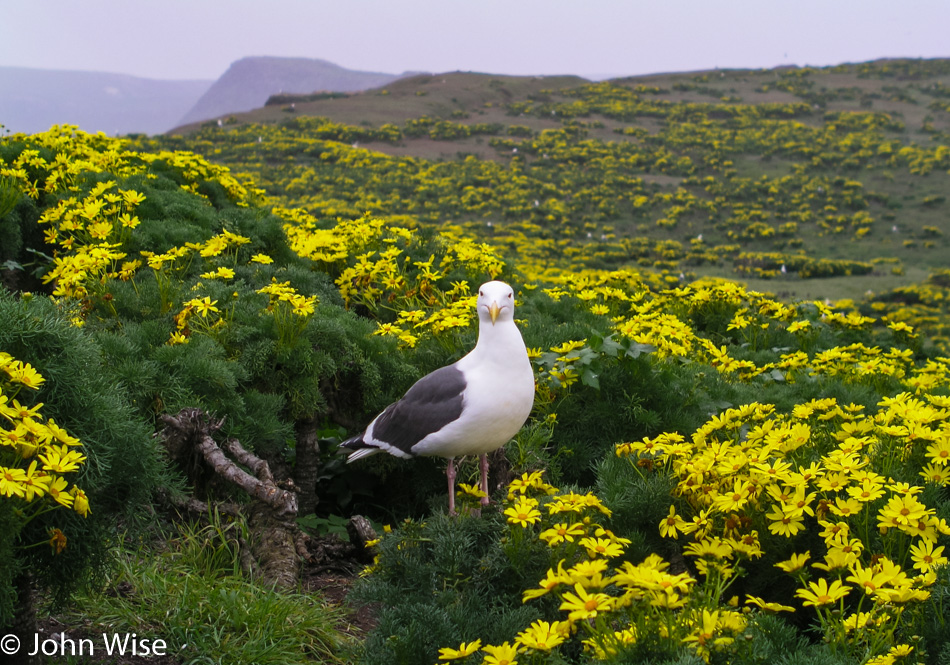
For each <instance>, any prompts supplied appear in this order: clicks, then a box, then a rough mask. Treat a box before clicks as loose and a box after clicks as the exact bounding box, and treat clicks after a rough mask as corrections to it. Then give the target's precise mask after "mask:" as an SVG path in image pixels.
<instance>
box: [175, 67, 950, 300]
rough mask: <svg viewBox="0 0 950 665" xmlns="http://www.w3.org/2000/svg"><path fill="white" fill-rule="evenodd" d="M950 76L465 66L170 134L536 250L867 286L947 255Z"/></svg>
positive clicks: (595, 263) (241, 164)
mask: <svg viewBox="0 0 950 665" xmlns="http://www.w3.org/2000/svg"><path fill="white" fill-rule="evenodd" d="M948 90H950V61H947V60H931V61H880V62H873V63H865V64H859V65H842V66H838V67H829V68H821V69H814V68H808V69H797V68H786V69H778V70H761V71H759V70H756V71H744V70H743V71H736V70H725V71H714V72H700V73H690V74H667V75H656V76H649V77H637V78H629V79H619V80H615V81H610V82H604V83H588V82H584V81H582V80H578V79H576V78H572V77H550V78H542V77H502V76H491V75H483V74H467V73H451V74H444V75H434V76H417V77H411V78H407V79H404V80H401V81H398V82H396V83H393V84H391V85H388V86H387V87H386V88H383V89H377V90H373V91H367V92H363V93H358V94H353V95H345V96H336V95H334V96H325V97H324V98H320V99H314V98H313V97H312V96H311V97H309V98H307V97H301V98H299V99H298V100H297V101H294V98H293V97H284V98H281V99H280V100H278V101H279V103H275V104H271V105H268V106H266V107H264V108H262V109H258V110H256V111H252V112H249V113H246V114H235V115H232V116H230V117H228V118H227V122H226V123H225V124H224V126H223V127H221V128H218V127H217V126H216V125H215V126H211V127H192V128H190V130H189V131H185V132H183V133H181V134H178V135H176V136H172V137H167V138H164V139H160V140H159V141H158V142H157V145H163V146H174V147H181V148H187V149H193V150H196V151H198V152H201V153H203V154H205V155H207V156H208V157H209V158H211V159H213V160H215V161H217V162H220V163H222V164H227V165H229V166H231V167H232V168H233V169H234V170H235V171H238V172H243V173H247V174H249V175H250V176H251V177H253V178H254V179H255V180H256V181H257V182H258V183H259V184H260V185H261V186H263V188H264V189H265V191H266V192H267V194H268V195H269V196H270V197H271V198H272V200H273V201H274V202H275V203H279V204H281V205H285V206H300V207H304V208H307V209H308V210H310V211H311V212H312V213H313V214H315V215H316V216H317V217H318V218H321V219H326V220H327V221H330V220H332V219H334V218H335V217H336V216H338V215H341V214H342V215H351V216H352V215H359V214H362V213H364V212H369V213H371V214H374V215H383V216H402V215H408V216H410V217H412V218H414V219H415V220H416V221H418V222H419V223H422V224H434V225H444V224H449V223H452V224H461V225H462V226H464V227H465V228H467V229H468V230H470V231H471V232H473V233H475V234H476V235H478V236H479V237H480V238H483V239H486V240H490V241H491V242H493V243H496V244H500V245H508V246H512V245H520V246H525V244H526V243H523V242H521V240H522V239H528V240H531V241H532V243H531V244H533V247H532V248H531V251H530V252H527V254H528V255H527V256H522V257H520V258H523V259H526V260H528V259H530V260H533V261H536V262H538V263H539V264H541V263H543V264H545V265H551V262H555V263H556V264H557V265H566V266H573V267H578V266H586V267H603V268H616V267H620V266H625V265H636V266H638V267H640V268H643V267H651V268H656V269H659V270H661V271H662V270H666V271H667V272H669V273H671V274H675V275H679V274H680V273H684V274H685V275H686V276H687V277H689V275H691V274H695V275H719V276H726V277H738V278H741V279H748V280H749V281H750V284H751V285H754V286H755V287H756V288H768V289H769V290H773V291H777V292H781V293H783V294H786V295H787V296H788V297H806V296H807V297H830V298H836V297H853V296H855V295H859V294H864V293H866V292H867V291H872V292H875V293H877V292H881V291H884V290H888V289H891V288H894V287H897V286H901V285H906V284H910V283H913V282H916V281H920V280H921V279H922V278H923V277H925V276H926V273H927V271H928V270H929V269H931V268H935V267H940V266H943V265H945V256H946V252H947V250H948V246H947V240H946V234H947V233H948V231H950V228H948V222H947V219H948V216H947V212H948V204H947V201H946V196H947V193H948V191H950V173H948V169H950V148H948V147H947V144H948V142H950V141H948V136H950V112H948V110H947V109H948V103H950V92H948ZM364 148H365V150H364ZM354 162H357V163H359V164H360V165H361V166H364V167H365V168H361V169H359V170H358V171H354V170H353V169H352V168H351V166H352V164H353V163H354ZM349 183H352V185H350V186H348V184H349ZM816 261H821V262H822V263H820V264H819V263H816ZM783 266H784V270H783ZM829 276H834V277H836V278H839V279H835V280H832V281H827V280H825V281H822V282H807V283H804V281H805V280H806V279H814V278H827V277H829Z"/></svg>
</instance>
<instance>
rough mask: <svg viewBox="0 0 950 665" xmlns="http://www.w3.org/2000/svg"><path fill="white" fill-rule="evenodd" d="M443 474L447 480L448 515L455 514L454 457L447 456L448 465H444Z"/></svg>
mask: <svg viewBox="0 0 950 665" xmlns="http://www.w3.org/2000/svg"><path fill="white" fill-rule="evenodd" d="M445 476H446V478H448V480H449V515H453V516H454V515H455V459H454V458H452V457H450V458H449V465H448V466H447V467H445Z"/></svg>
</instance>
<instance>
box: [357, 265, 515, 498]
mask: <svg viewBox="0 0 950 665" xmlns="http://www.w3.org/2000/svg"><path fill="white" fill-rule="evenodd" d="M477 309H478V342H477V343H476V344H475V348H474V349H472V351H471V352H469V353H468V354H467V355H466V356H464V357H463V358H461V359H460V360H458V361H457V362H455V363H452V364H451V365H447V366H445V367H441V368H439V369H437V370H435V371H434V372H432V373H431V374H427V375H426V376H424V377H422V378H421V379H419V380H418V381H416V383H415V384H413V386H412V387H411V388H409V390H408V392H406V394H405V395H403V397H402V398H401V399H400V400H399V401H398V402H395V403H394V404H390V405H389V406H388V407H386V408H385V409H384V410H383V412H382V413H380V414H379V415H378V416H376V418H374V419H373V421H372V422H371V423H370V424H369V425H368V426H367V427H366V430H365V431H364V432H363V433H362V434H358V435H357V436H354V437H351V438H349V439H347V440H346V441H344V442H343V443H342V444H340V446H341V447H342V448H345V449H347V450H349V451H351V452H350V453H349V457H348V458H347V462H355V461H356V460H358V459H362V458H363V457H367V456H369V455H374V454H376V453H379V452H387V453H389V454H390V455H395V456H396V457H402V458H411V457H416V456H428V457H432V456H436V457H446V458H448V466H447V467H446V470H445V475H446V477H447V478H448V486H449V514H450V515H454V514H455V476H456V470H455V458H456V457H459V456H462V455H479V466H480V471H481V485H480V488H481V490H482V491H483V492H484V493H485V495H486V496H484V497H482V500H481V502H482V505H488V503H489V501H488V496H487V495H488V494H489V492H488V455H487V453H489V452H490V451H492V450H495V449H497V448H500V447H501V446H503V445H505V444H506V443H508V441H510V440H511V438H512V437H514V435H515V434H517V433H518V431H519V430H520V429H521V427H522V425H524V423H525V421H526V420H527V419H528V416H529V415H530V413H531V408H532V406H533V405H534V371H533V370H532V369H531V361H530V360H529V359H528V351H527V349H526V348H525V345H524V340H523V339H522V338H521V332H519V330H518V326H516V325H515V319H514V316H515V294H514V290H512V288H511V287H510V286H509V285H508V284H505V283H504V282H499V281H492V282H487V283H485V284H482V286H481V287H479V289H478V300H477Z"/></svg>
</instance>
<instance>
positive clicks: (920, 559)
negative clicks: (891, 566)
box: [910, 540, 947, 573]
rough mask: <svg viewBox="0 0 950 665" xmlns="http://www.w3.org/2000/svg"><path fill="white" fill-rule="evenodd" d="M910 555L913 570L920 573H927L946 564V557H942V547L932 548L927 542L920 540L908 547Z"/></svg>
mask: <svg viewBox="0 0 950 665" xmlns="http://www.w3.org/2000/svg"><path fill="white" fill-rule="evenodd" d="M910 555H911V558H912V559H913V560H914V568H916V569H917V570H919V571H920V572H922V573H929V572H930V571H932V570H933V569H934V568H936V567H938V566H945V565H946V564H947V557H945V556H943V545H941V546H940V547H936V548H935V547H934V543H933V542H931V541H929V540H922V541H920V542H919V543H918V544H916V545H911V546H910Z"/></svg>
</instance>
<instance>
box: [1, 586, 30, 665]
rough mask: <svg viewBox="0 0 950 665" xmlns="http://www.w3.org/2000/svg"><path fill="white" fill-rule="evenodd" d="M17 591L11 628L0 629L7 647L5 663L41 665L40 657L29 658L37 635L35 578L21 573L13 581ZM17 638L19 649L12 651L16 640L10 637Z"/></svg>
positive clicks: (4, 657) (12, 664)
mask: <svg viewBox="0 0 950 665" xmlns="http://www.w3.org/2000/svg"><path fill="white" fill-rule="evenodd" d="M13 585H14V588H15V590H16V607H15V608H14V614H13V621H12V622H11V624H10V625H9V626H5V627H2V628H0V632H2V633H3V643H2V646H4V647H5V649H4V651H3V652H2V653H4V654H5V655H4V656H3V662H4V663H9V664H10V665H39V662H40V661H39V657H38V656H28V655H27V654H28V653H29V652H30V651H32V650H33V642H34V640H35V635H36V633H37V625H36V606H35V605H34V604H33V577H32V576H31V575H30V574H29V573H28V572H26V571H22V572H20V573H19V574H18V575H17V576H16V578H15V579H14V581H13ZM10 635H12V636H15V637H16V639H17V640H19V649H17V651H16V653H8V650H12V646H13V645H14V644H15V640H13V639H11V638H10V637H8V636H10Z"/></svg>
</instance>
